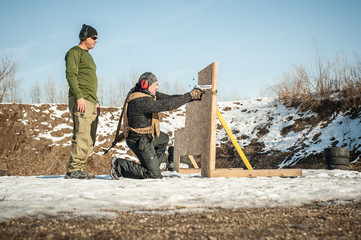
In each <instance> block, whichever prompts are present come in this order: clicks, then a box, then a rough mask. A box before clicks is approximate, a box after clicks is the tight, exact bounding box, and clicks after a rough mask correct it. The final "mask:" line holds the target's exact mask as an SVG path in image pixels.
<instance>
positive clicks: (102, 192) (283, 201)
mask: <svg viewBox="0 0 361 240" xmlns="http://www.w3.org/2000/svg"><path fill="white" fill-rule="evenodd" d="M163 175H164V178H163V179H161V180H159V179H146V180H136V179H124V178H121V179H120V180H118V181H116V180H111V179H110V177H109V175H101V176H97V177H96V179H94V180H77V179H70V180H69V179H64V176H28V177H17V176H9V177H1V178H0V185H1V188H0V222H1V221H6V220H8V219H10V218H19V217H49V216H60V217H65V218H69V217H77V216H87V217H95V218H102V217H116V216H117V214H116V213H115V212H114V211H135V212H136V213H157V214H167V213H168V214H169V213H194V212H202V211H212V208H216V207H221V208H230V209H238V208H254V207H276V206H300V205H303V204H311V203H314V202H322V203H324V204H328V203H330V202H332V203H338V204H343V203H352V202H357V201H360V200H361V173H360V172H356V171H341V170H303V175H302V176H301V177H296V178H280V177H272V178H271V177H268V178H267V177H257V178H203V177H201V176H200V175H199V174H179V173H176V172H163ZM154 210H158V211H154Z"/></svg>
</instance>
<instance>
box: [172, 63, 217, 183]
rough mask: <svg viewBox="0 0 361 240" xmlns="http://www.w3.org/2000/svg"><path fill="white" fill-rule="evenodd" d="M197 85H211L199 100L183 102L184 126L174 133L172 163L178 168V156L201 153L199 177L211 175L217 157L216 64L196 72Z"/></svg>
mask: <svg viewBox="0 0 361 240" xmlns="http://www.w3.org/2000/svg"><path fill="white" fill-rule="evenodd" d="M198 84H199V85H212V89H207V90H205V91H206V95H205V97H204V99H203V100H202V101H193V102H190V103H187V104H186V119H185V128H183V129H179V130H177V131H175V133H174V163H175V164H174V165H175V169H176V170H177V171H179V163H180V156H182V155H201V165H202V176H207V177H210V174H211V171H212V170H214V168H215V159H216V124H217V119H216V111H217V89H218V63H215V62H214V63H212V64H210V65H209V66H207V67H206V68H204V69H203V70H202V71H200V72H199V73H198Z"/></svg>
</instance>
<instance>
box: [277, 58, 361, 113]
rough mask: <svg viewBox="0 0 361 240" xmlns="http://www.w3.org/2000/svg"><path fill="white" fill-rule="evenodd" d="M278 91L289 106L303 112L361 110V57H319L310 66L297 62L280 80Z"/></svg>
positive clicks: (278, 94)
mask: <svg viewBox="0 0 361 240" xmlns="http://www.w3.org/2000/svg"><path fill="white" fill-rule="evenodd" d="M274 90H275V92H276V94H277V96H278V97H279V99H280V100H282V101H284V103H285V104H286V105H287V106H290V107H299V108H300V110H301V111H307V110H311V111H315V112H320V111H322V110H323V109H324V108H325V106H327V107H328V108H330V107H331V108H332V110H333V111H345V110H348V109H350V108H353V109H357V107H358V106H359V105H360V104H361V59H360V58H359V57H358V55H357V54H355V56H354V58H353V59H352V60H351V61H349V60H348V59H347V58H346V57H345V56H344V55H343V54H337V55H336V57H335V58H334V59H326V60H325V59H322V58H321V57H320V56H319V55H318V56H316V57H315V59H314V62H313V63H312V65H311V67H310V68H306V67H305V66H303V65H299V66H297V65H293V66H292V69H291V70H290V71H289V72H286V73H284V74H283V75H282V77H281V78H280V79H279V82H278V84H277V85H276V87H275V89H274Z"/></svg>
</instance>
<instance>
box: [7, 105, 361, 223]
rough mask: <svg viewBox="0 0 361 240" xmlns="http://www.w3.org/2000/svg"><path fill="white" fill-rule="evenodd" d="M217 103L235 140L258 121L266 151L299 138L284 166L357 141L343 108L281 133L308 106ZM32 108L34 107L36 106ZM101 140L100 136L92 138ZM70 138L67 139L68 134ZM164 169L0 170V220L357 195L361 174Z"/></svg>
mask: <svg viewBox="0 0 361 240" xmlns="http://www.w3.org/2000/svg"><path fill="white" fill-rule="evenodd" d="M34 106H35V107H36V105H34ZM218 108H219V110H220V112H221V113H222V115H223V117H224V118H225V121H226V122H227V124H228V125H229V127H230V128H231V130H232V132H233V133H234V134H235V137H236V138H237V139H240V140H238V141H239V144H240V146H241V147H243V146H246V145H249V144H250V142H251V140H253V139H256V138H258V137H257V133H258V129H261V128H267V130H268V131H267V132H266V134H265V135H264V136H262V137H261V138H259V141H262V142H264V144H265V146H266V147H265V149H264V152H267V151H270V150H279V151H286V150H287V148H289V147H292V146H297V144H298V143H299V142H300V141H302V142H303V143H304V145H306V147H305V149H303V150H302V151H299V153H298V154H299V155H295V156H293V157H292V158H291V159H288V160H287V161H285V162H284V163H282V166H287V165H292V164H294V163H295V162H297V161H298V160H299V159H302V158H304V157H307V156H309V154H311V153H313V154H315V153H320V152H322V151H323V150H324V148H326V147H329V146H330V145H331V143H332V142H331V140H330V139H331V138H334V139H336V140H339V144H338V145H337V147H348V148H349V149H350V150H357V148H358V147H359V146H361V144H360V142H361V140H360V137H359V132H360V131H359V129H360V128H361V123H360V119H359V118H355V119H351V118H349V117H348V116H346V115H345V114H343V113H340V114H338V115H334V116H330V121H328V122H321V123H320V124H319V125H318V126H316V127H307V126H305V129H304V130H303V131H300V132H289V133H287V134H286V135H285V136H281V134H280V131H281V129H283V128H284V127H287V126H290V125H291V124H293V123H294V122H295V121H297V120H299V119H307V118H310V117H312V115H313V114H314V113H299V112H297V109H291V108H286V107H284V106H283V105H280V104H279V102H278V101H277V100H276V99H274V98H266V99H253V100H247V101H241V102H223V103H218ZM184 110H185V107H182V108H181V109H180V111H175V112H172V113H170V114H169V115H168V116H166V117H165V118H164V119H163V122H162V123H161V128H162V130H163V131H164V132H172V133H174V130H176V129H178V128H181V127H183V126H184V119H185V118H184V116H182V113H183V112H184ZM34 111H38V110H37V109H36V108H34ZM64 113H66V110H62V111H59V110H57V108H56V106H55V105H54V106H53V105H52V107H51V111H50V115H51V116H50V117H51V119H56V118H62V116H63V114H64ZM25 115H26V113H24V116H25ZM119 115H120V108H117V110H116V111H115V112H112V113H110V112H108V113H106V114H103V115H101V117H100V119H99V126H98V137H99V138H100V139H101V137H102V136H103V137H106V136H109V135H112V136H113V135H114V133H115V130H116V128H117V123H118V117H119ZM67 122H68V124H70V122H69V121H67ZM24 124H26V122H24ZM69 126H70V125H67V124H59V126H53V127H54V129H55V130H60V129H64V128H69ZM54 129H53V130H54ZM35 130H36V129H35ZM173 136H174V134H173ZM242 136H247V137H246V138H244V137H242ZM315 136H318V137H317V139H318V140H317V141H314V140H312V139H314V138H315ZM225 137H227V136H226V133H225V131H224V129H220V130H217V144H218V145H219V144H220V143H221V142H222V140H221V139H224V138H225ZM41 138H48V139H51V140H53V143H54V144H57V141H62V140H64V138H70V135H69V134H65V135H64V136H62V137H54V136H52V135H51V133H49V132H39V134H38V136H35V138H34V139H35V140H37V139H40V140H41ZM104 141H105V140H103V141H99V142H98V143H97V145H99V144H102V143H104ZM171 141H173V139H172V137H171ZM68 142H69V144H70V139H69V141H68ZM341 144H343V145H342V146H341ZM121 147H124V148H121ZM124 149H125V150H124ZM126 149H127V147H126V146H125V142H122V143H120V144H118V145H117V148H114V150H113V151H112V154H113V155H117V156H118V157H123V158H124V156H126ZM95 154H103V153H102V152H98V153H95ZM354 160H358V159H354ZM163 175H164V178H163V179H162V180H155V179H146V180H134V179H121V180H119V181H112V180H110V178H109V175H102V176H97V178H96V179H95V180H67V179H64V176H29V177H18V176H10V177H0V186H1V188H0V221H5V220H7V219H10V218H17V217H42V216H62V217H76V216H91V217H115V216H116V213H114V212H112V211H135V212H147V213H152V212H153V210H157V209H158V210H159V209H162V210H161V211H160V212H158V213H175V212H179V213H187V212H199V211H212V208H214V207H221V208H231V209H237V208H250V207H276V206H299V205H303V204H310V203H313V202H323V203H325V204H327V203H328V202H336V203H350V202H356V201H360V200H361V173H360V172H354V171H341V170H332V171H330V170H303V175H302V176H301V177H297V178H279V177H272V178H266V177H257V178H203V177H201V176H200V175H199V174H188V175H187V174H179V173H176V172H164V173H163Z"/></svg>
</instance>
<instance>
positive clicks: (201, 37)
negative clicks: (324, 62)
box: [0, 0, 361, 98]
mask: <svg viewBox="0 0 361 240" xmlns="http://www.w3.org/2000/svg"><path fill="white" fill-rule="evenodd" d="M360 12H361V1H360V0H344V1H341V0H303V1H300V0H274V1H272V0H253V1H251V0H238V1H237V0H222V1H219V0H189V1H187V0H183V1H180V0H173V1H172V0H168V1H166V0H164V1H161V0H155V1H151V0H148V1H138V0H134V1H129V0H127V1H107V0H103V1H92V0H88V1H75V0H72V1H68V0H63V1H52V0H47V1H40V0H32V1H25V0H23V1H21V0H11V1H10V0H7V1H4V0H2V1H1V8H0V29H1V38H0V43H1V44H0V57H2V56H4V55H5V54H11V55H12V56H13V59H14V60H15V61H17V62H18V63H19V71H18V73H17V77H18V78H20V79H21V80H22V82H23V88H24V89H25V93H24V94H26V89H29V88H31V86H33V85H34V84H35V83H36V82H37V81H38V82H39V83H44V84H45V83H46V82H47V80H48V78H49V77H52V78H53V79H54V80H55V81H56V82H57V83H58V84H60V83H64V81H66V80H65V64H64V55H65V53H66V52H67V50H68V49H70V48H71V47H72V46H75V45H77V44H78V42H79V40H78V34H79V31H80V28H81V26H82V24H83V23H86V24H89V25H91V26H93V27H94V28H96V29H97V31H98V34H99V41H98V44H97V45H96V47H95V48H94V49H92V50H91V51H90V53H91V54H92V56H93V57H94V60H95V62H96V64H97V74H98V76H99V77H100V78H101V79H103V80H104V81H105V82H109V81H112V82H116V81H117V80H118V79H119V78H120V77H121V76H122V75H129V74H130V73H132V72H134V71H136V72H139V73H142V72H145V71H151V72H153V73H154V74H156V75H157V76H158V77H159V79H160V90H161V91H163V92H167V89H162V84H161V81H162V80H167V81H169V82H175V81H177V82H180V83H182V84H184V85H185V86H186V87H187V88H188V89H189V90H190V89H191V87H192V86H193V85H194V81H192V79H193V78H195V79H197V74H198V72H199V71H200V70H202V69H203V68H204V67H206V66H207V65H209V64H210V63H212V62H218V63H219V83H218V86H219V93H220V95H221V96H226V95H239V96H240V97H242V98H256V97H262V91H263V90H264V89H265V88H267V87H268V86H272V85H274V84H275V83H276V80H277V77H278V76H280V75H282V73H283V72H286V71H287V70H289V69H290V67H291V64H308V63H309V62H310V61H311V60H312V58H313V56H314V54H315V42H317V44H318V45H319V47H320V48H321V50H322V52H323V53H324V54H325V55H329V56H334V55H335V54H336V53H338V52H341V51H343V52H344V53H346V54H352V53H354V52H356V53H358V54H360V50H361V24H360V23H361V14H360Z"/></svg>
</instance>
